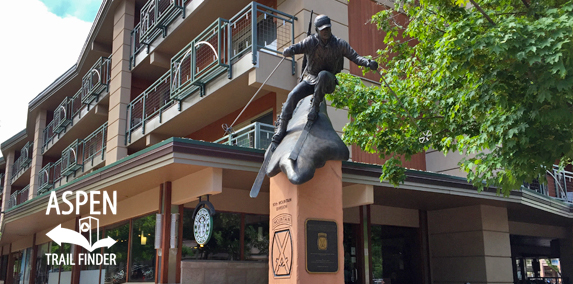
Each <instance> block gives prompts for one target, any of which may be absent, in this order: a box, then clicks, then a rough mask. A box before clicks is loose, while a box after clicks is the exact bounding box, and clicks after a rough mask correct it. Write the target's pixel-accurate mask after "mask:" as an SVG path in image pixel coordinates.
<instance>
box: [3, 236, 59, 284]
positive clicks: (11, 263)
mask: <svg viewBox="0 0 573 284" xmlns="http://www.w3.org/2000/svg"><path fill="white" fill-rule="evenodd" d="M10 268H11V269H10ZM13 282H14V255H13V254H12V243H10V248H9V249H8V264H7V266H6V282H4V283H13ZM59 282H60V281H59V279H58V283H59Z"/></svg>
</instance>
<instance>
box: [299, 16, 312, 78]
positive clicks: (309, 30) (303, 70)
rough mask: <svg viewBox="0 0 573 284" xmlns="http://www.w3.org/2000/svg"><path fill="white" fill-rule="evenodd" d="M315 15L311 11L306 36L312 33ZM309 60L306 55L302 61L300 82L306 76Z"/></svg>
mask: <svg viewBox="0 0 573 284" xmlns="http://www.w3.org/2000/svg"><path fill="white" fill-rule="evenodd" d="M313 13H314V10H311V11H310V19H309V20H308V31H307V32H306V36H307V37H308V36H310V34H311V31H312V14H313ZM307 61H308V59H307V58H306V54H305V55H304V57H303V59H302V72H301V73H300V80H299V82H302V77H303V75H304V72H306V63H307Z"/></svg>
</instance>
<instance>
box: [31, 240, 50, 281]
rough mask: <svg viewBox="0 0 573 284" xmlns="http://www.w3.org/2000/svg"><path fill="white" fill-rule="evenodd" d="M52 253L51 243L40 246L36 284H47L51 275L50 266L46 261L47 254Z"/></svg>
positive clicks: (37, 256)
mask: <svg viewBox="0 0 573 284" xmlns="http://www.w3.org/2000/svg"><path fill="white" fill-rule="evenodd" d="M49 251H50V243H45V244H41V245H38V253H37V254H36V282H34V283H36V284H47V283H48V275H49V266H48V262H47V259H46V253H48V252H49Z"/></svg>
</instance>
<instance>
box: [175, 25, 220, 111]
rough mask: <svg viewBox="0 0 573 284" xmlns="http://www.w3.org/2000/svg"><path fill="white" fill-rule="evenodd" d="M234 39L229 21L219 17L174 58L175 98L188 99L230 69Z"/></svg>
mask: <svg viewBox="0 0 573 284" xmlns="http://www.w3.org/2000/svg"><path fill="white" fill-rule="evenodd" d="M230 36H231V35H230V33H229V25H228V21H227V20H224V19H221V18H219V19H217V20H216V21H215V22H213V23H212V24H211V25H210V26H209V27H208V28H207V29H206V30H204V31H203V32H202V33H201V34H199V36H197V37H196V38H195V39H193V40H192V41H191V42H190V43H189V44H187V46H185V47H184V48H183V49H182V50H181V51H179V53H177V54H176V55H175V56H173V58H171V68H170V74H171V76H170V77H171V82H170V87H171V88H170V89H171V98H172V99H175V100H179V101H180V100H182V99H184V98H185V97H187V96H189V95H190V94H191V93H193V92H195V91H196V90H198V89H199V88H203V87H204V86H205V84H206V83H207V82H209V81H210V80H212V79H213V78H215V77H216V76H218V75H219V74H221V73H222V72H224V71H226V70H229V67H230V65H229V60H228V59H229V57H230V53H229V51H230V49H229V48H228V46H229V44H228V42H230ZM203 93H204V91H203V90H202V92H201V96H202V95H203Z"/></svg>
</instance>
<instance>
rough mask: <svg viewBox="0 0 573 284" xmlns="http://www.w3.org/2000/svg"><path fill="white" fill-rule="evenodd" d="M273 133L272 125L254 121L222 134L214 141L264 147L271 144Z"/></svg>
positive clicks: (249, 146) (257, 147)
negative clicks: (233, 131)
mask: <svg viewBox="0 0 573 284" xmlns="http://www.w3.org/2000/svg"><path fill="white" fill-rule="evenodd" d="M273 134H274V126H272V125H270V124H265V123H260V122H255V123H252V124H249V125H248V126H246V127H243V128H241V129H239V130H238V131H236V132H235V133H233V134H231V135H227V136H224V137H223V138H221V139H219V140H217V141H215V142H214V143H220V144H225V145H233V146H240V147H248V148H255V149H266V148H268V147H269V145H270V144H271V140H272V137H273Z"/></svg>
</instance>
